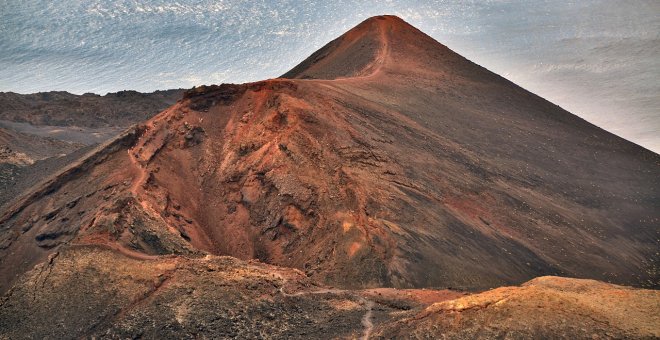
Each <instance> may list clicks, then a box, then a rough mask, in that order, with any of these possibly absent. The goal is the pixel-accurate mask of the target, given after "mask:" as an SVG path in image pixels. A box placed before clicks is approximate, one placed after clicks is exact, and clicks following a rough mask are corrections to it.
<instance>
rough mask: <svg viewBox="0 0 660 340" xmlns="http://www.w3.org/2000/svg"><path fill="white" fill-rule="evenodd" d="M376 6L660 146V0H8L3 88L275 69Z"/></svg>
mask: <svg viewBox="0 0 660 340" xmlns="http://www.w3.org/2000/svg"><path fill="white" fill-rule="evenodd" d="M379 14H395V15H398V16H400V17H402V18H403V19H404V20H406V21H408V22H409V23H411V24H412V25H414V26H416V27H418V28H420V29H421V30H422V31H424V32H426V33H428V34H430V35H431V36H433V37H434V38H435V39H437V40H439V41H440V42H442V43H443V44H445V45H447V46H449V47H450V48H452V49H453V50H455V51H456V52H458V53H460V54H462V55H463V56H465V57H467V58H468V59H471V60H472V61H474V62H476V63H478V64H480V65H482V66H485V67H487V68H488V69H490V70H492V71H494V72H496V73H499V74H500V75H502V76H504V77H507V78H508V79H510V80H512V81H514V82H516V83H518V84H519V85H521V86H523V87H525V88H527V89H529V90H531V91H532V92H535V93H537V94H539V95H541V96H542V97H545V98H547V99H548V100H550V101H552V102H554V103H556V104H559V105H560V106H562V107H564V108H565V109H567V110H569V111H571V112H573V113H575V114H577V115H579V116H581V117H583V118H585V119H587V120H588V121H590V122H592V123H594V124H596V125H598V126H601V127H603V128H605V129H606V130H609V131H611V132H613V133H616V134H618V135H619V136H622V137H624V138H626V139H629V140H631V141H633V142H635V143H637V144H640V145H642V146H644V147H646V148H649V149H651V150H653V151H655V152H660V81H659V80H658V79H660V57H658V56H660V1H657V0H631V1H619V0H581V1H571V2H568V1H555V0H549V1H544V0H525V1H522V0H520V1H509V0H491V1H459V0H455V1H394V0H392V1H277V2H273V1H191V0H179V1H157V0H145V1H128V0H126V1H100V0H69V1H37V0H0V91H13V92H19V93H32V92H38V91H51V90H65V91H69V92H74V93H79V94H80V93H84V92H95V93H101V94H103V93H106V92H114V91H118V90H124V89H134V90H138V91H153V90H156V89H168V88H180V87H192V86H194V85H200V84H210V83H221V82H232V83H241V82H248V81H256V80H260V79H265V78H273V77H277V76H279V75H281V74H282V73H284V72H285V71H287V70H288V69H290V68H291V67H292V66H294V65H295V64H297V63H298V62H300V61H301V60H303V59H304V58H305V57H307V56H308V55H309V54H311V53H312V52H313V51H315V50H316V49H318V48H319V47H321V46H322V45H324V44H325V43H326V42H328V41H329V40H331V39H333V38H335V37H337V36H338V35H340V34H342V33H343V32H345V31H346V30H348V29H349V28H351V27H353V26H354V25H356V24H357V23H359V22H360V21H362V20H364V19H365V18H367V17H370V16H373V15H379Z"/></svg>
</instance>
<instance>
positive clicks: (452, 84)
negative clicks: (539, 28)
mask: <svg viewBox="0 0 660 340" xmlns="http://www.w3.org/2000/svg"><path fill="white" fill-rule="evenodd" d="M363 48H366V51H363V50H362V49H363ZM346 61H351V63H349V64H347V62H346ZM287 76H291V77H295V78H305V79H275V80H269V81H263V82H258V83H253V84H244V85H227V84H225V85H220V86H210V87H200V88H197V89H194V90H191V91H189V92H188V93H187V94H186V96H185V97H184V99H183V100H181V101H180V102H178V103H177V104H175V105H174V106H172V107H171V108H169V109H167V110H165V111H164V112H162V113H161V114H159V115H157V116H156V117H154V118H153V119H151V120H149V121H148V122H147V123H146V124H145V126H144V127H142V128H140V129H139V130H137V131H134V132H132V133H128V134H126V135H125V136H123V137H121V138H119V139H117V140H115V141H113V142H112V143H109V144H108V146H107V147H105V148H100V149H99V150H97V151H96V152H93V153H92V154H91V155H90V157H89V158H87V159H86V160H85V161H82V162H81V163H79V164H76V165H74V166H72V167H71V168H69V169H68V170H67V171H66V172H65V173H64V174H63V175H61V176H56V177H54V178H52V179H51V180H50V181H48V182H46V183H44V184H43V185H42V186H40V187H35V188H33V190H32V191H31V192H30V193H29V195H28V196H25V197H24V199H23V200H21V201H19V202H17V203H16V204H15V205H13V206H12V207H11V208H10V209H9V210H8V212H7V213H6V214H5V215H4V217H3V218H2V233H1V234H0V235H1V236H2V239H0V273H2V277H3V278H4V280H3V282H2V287H4V288H5V289H6V288H8V287H9V286H11V285H12V283H13V282H15V280H16V279H17V278H18V277H19V275H20V274H21V273H22V272H24V271H26V270H28V269H29V268H31V267H32V266H34V264H36V263H39V262H41V261H44V260H45V259H47V258H48V255H49V254H52V253H54V252H55V251H59V250H60V249H65V248H66V247H68V246H69V245H74V244H86V245H89V244H96V245H103V246H105V247H110V248H112V249H115V250H116V251H119V252H122V253H124V254H127V255H129V256H133V257H138V258H139V257H141V256H144V254H147V255H150V256H155V255H162V254H172V253H175V254H182V255H185V254H189V255H190V254H198V253H200V252H208V253H212V254H220V255H231V256H234V257H238V258H241V259H251V258H257V259H260V260H261V261H263V262H268V263H270V264H275V265H280V266H287V267H294V268H299V269H300V270H303V271H304V272H305V273H306V274H307V275H308V276H310V277H312V278H313V279H317V280H321V281H324V282H326V283H332V284H335V285H338V286H342V287H376V286H393V287H447V286H451V287H460V288H470V289H479V288H485V287H494V286H499V285H503V284H508V283H521V282H524V281H527V280H529V279H531V278H534V277H537V276H541V275H547V274H560V275H566V276H574V277H586V278H596V279H600V280H607V281H612V282H617V283H624V284H630V285H636V286H651V287H657V286H658V284H659V282H658V268H657V266H658V241H657V240H658V232H659V228H658V225H659V224H658V223H659V222H658V218H659V217H658V212H659V211H660V207H659V203H658V202H660V201H659V200H658V194H659V193H660V186H659V185H658V179H660V168H659V162H660V157H659V156H658V155H657V154H654V153H652V152H649V151H647V150H645V149H643V148H641V147H638V146H636V145H634V144H632V143H630V142H627V141H625V140H623V139H620V138H618V137H616V136H614V135H612V134H609V133H607V132H605V131H603V130H601V129H599V128H597V127H595V126H593V125H591V124H589V123H587V122H585V121H583V120H581V119H579V118H577V117H575V116H573V115H571V114H570V113H568V112H566V111H564V110H562V109H561V108H559V107H557V106H555V105H553V104H551V103H549V102H547V101H545V100H543V99H542V98H539V97H537V96H535V95H533V94H531V93H529V92H527V91H525V90H523V89H521V88H519V87H517V86H515V85H514V84H512V83H510V82H508V81H507V80H505V79H503V78H501V77H499V76H497V75H495V74H493V73H491V72H489V71H487V70H485V69H483V68H481V67H479V66H477V65H475V64H473V63H471V62H469V61H468V60H466V59H464V58H462V57H460V56H459V55H457V54H455V53H454V52H452V51H451V50H449V49H447V48H446V47H444V46H443V45H441V44H439V43H438V42H436V41H434V40H432V39H431V38H430V37H428V36H426V35H424V34H423V33H421V32H420V31H418V30H416V29H415V28H413V27H411V26H410V25H408V24H406V23H405V22H403V21H402V20H400V19H398V18H396V17H378V18H372V19H369V20H367V21H365V22H364V23H362V24H360V25H359V26H357V27H356V28H355V29H353V30H351V31H350V32H349V33H347V35H345V36H343V37H341V38H339V39H338V40H336V41H334V42H332V43H331V44H330V45H328V46H327V47H325V48H324V49H322V52H320V53H317V54H315V55H314V56H313V57H312V59H311V60H307V61H305V62H303V63H302V64H301V66H298V67H296V68H294V70H293V71H291V72H290V73H288V74H287ZM314 78H318V79H314ZM324 78H327V79H324Z"/></svg>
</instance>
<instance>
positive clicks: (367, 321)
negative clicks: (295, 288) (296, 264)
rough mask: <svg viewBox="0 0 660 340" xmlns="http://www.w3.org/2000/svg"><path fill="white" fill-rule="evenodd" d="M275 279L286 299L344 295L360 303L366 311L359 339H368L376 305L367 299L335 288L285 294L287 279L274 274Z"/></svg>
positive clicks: (372, 325) (372, 326) (371, 329)
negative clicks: (304, 296) (280, 282)
mask: <svg viewBox="0 0 660 340" xmlns="http://www.w3.org/2000/svg"><path fill="white" fill-rule="evenodd" d="M276 276H277V278H279V279H280V280H282V285H281V286H280V289H279V291H280V294H282V295H283V296H286V297H296V296H303V295H315V294H337V295H340V294H345V295H350V296H352V297H354V298H355V299H357V300H358V301H360V304H362V305H363V306H364V307H365V309H366V310H367V311H366V312H365V313H364V316H363V317H362V320H361V322H360V323H361V324H362V328H363V330H362V337H361V338H360V339H364V340H366V339H369V336H370V335H371V332H372V331H373V328H374V323H373V321H372V319H373V308H374V306H375V305H376V303H375V302H374V301H372V300H370V299H368V298H365V297H364V296H361V295H360V294H358V293H356V292H355V291H350V290H345V289H337V288H321V289H317V290H312V291H299V292H295V293H287V292H286V291H285V290H284V287H285V286H286V284H287V282H289V281H288V280H287V278H285V277H284V276H282V275H281V274H279V273H276Z"/></svg>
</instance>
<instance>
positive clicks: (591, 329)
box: [0, 246, 660, 339]
mask: <svg viewBox="0 0 660 340" xmlns="http://www.w3.org/2000/svg"><path fill="white" fill-rule="evenodd" d="M659 315H660V292H658V291H654V290H645V289H636V288H628V287H623V286H616V285H611V284H605V283H600V282H598V281H592V280H578V279H568V278H559V277H540V278H537V279H534V280H532V281H529V282H527V283H525V284H523V285H522V286H520V287H503V288H498V289H494V290H490V291H486V292H483V293H476V294H468V293H463V292H456V291H448V290H443V291H434V290H402V289H371V290H342V289H333V288H330V287H324V286H321V285H317V284H316V283H314V282H313V281H311V280H310V279H309V278H307V277H306V276H305V275H304V274H303V273H301V272H300V271H298V270H295V269H288V268H281V267H276V266H271V265H266V264H262V263H259V262H246V261H241V260H238V259H236V258H232V257H218V256H199V257H194V256H153V257H144V258H131V257H130V256H128V255H124V254H121V253H119V252H116V251H114V250H110V249H106V248H104V247H101V246H71V247H66V248H65V249H64V250H62V251H60V252H58V253H56V254H55V255H51V257H50V258H49V260H48V261H46V262H44V263H42V264H39V265H37V266H36V267H35V268H34V269H32V270H31V271H29V272H27V273H25V274H24V275H23V276H22V277H21V279H20V280H19V281H18V282H17V284H16V285H15V286H14V287H13V288H12V289H10V290H9V291H8V292H7V293H6V294H5V296H4V297H3V298H2V300H1V302H0V338H2V339H5V338H8V339H19V338H58V339H63V338H81V337H83V338H91V337H96V338H230V337H238V338H260V337H261V338H358V337H364V336H369V337H371V338H393V337H413V338H428V337H431V338H437V337H440V336H443V335H444V336H449V337H451V338H454V337H456V338H474V337H502V336H507V337H513V338H518V337H539V336H540V337H567V338H592V337H596V338H610V337H615V338H624V337H633V338H654V337H658V336H660V318H659V317H658V316H659Z"/></svg>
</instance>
